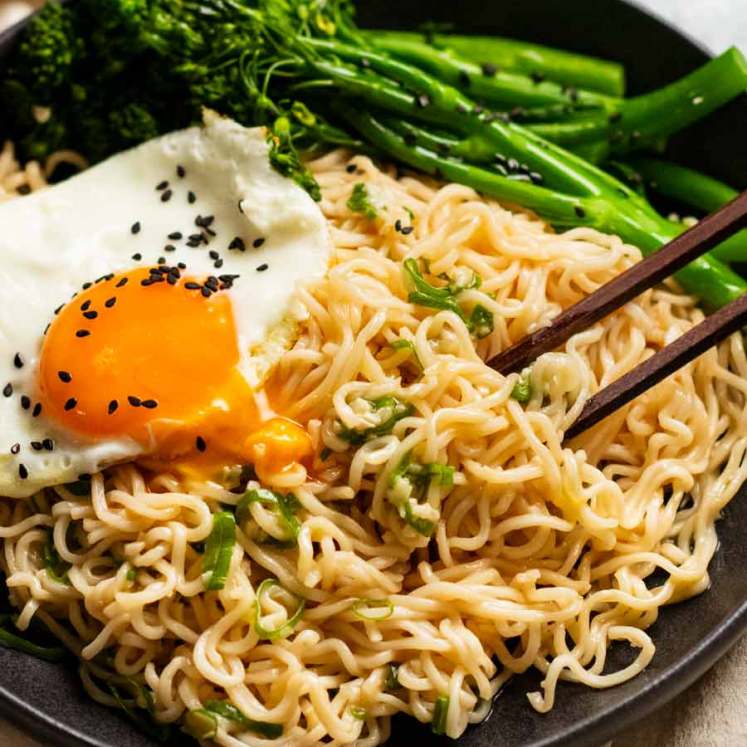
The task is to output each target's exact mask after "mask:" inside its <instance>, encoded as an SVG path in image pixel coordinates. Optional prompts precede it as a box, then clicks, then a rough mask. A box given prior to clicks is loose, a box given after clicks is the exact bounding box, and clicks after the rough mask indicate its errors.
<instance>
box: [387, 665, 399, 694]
mask: <svg viewBox="0 0 747 747" xmlns="http://www.w3.org/2000/svg"><path fill="white" fill-rule="evenodd" d="M384 686H385V687H386V689H387V690H397V689H398V688H399V687H402V686H401V685H400V684H399V667H398V666H397V665H396V664H389V666H388V667H387V670H386V680H385V683H384Z"/></svg>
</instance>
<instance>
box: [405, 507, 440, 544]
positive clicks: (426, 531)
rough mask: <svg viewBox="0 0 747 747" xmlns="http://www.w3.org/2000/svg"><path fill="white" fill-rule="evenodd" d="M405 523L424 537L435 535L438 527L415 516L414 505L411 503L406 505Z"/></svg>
mask: <svg viewBox="0 0 747 747" xmlns="http://www.w3.org/2000/svg"><path fill="white" fill-rule="evenodd" d="M405 523H406V524H409V525H410V526H411V527H412V528H413V529H414V530H415V531H416V532H417V533H418V534H421V535H422V536H423V537H430V536H431V535H432V534H433V530H434V529H435V528H436V525H435V524H434V523H433V522H432V521H429V520H428V519H422V518H420V517H419V516H415V514H414V513H413V511H412V504H411V503H410V501H407V503H405Z"/></svg>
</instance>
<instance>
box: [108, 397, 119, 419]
mask: <svg viewBox="0 0 747 747" xmlns="http://www.w3.org/2000/svg"><path fill="white" fill-rule="evenodd" d="M118 407H119V402H117V400H116V399H113V400H111V402H109V407H107V408H106V411H107V412H108V413H109V415H114V413H115V412H116V411H117V408H118Z"/></svg>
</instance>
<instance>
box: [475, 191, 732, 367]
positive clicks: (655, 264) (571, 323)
mask: <svg viewBox="0 0 747 747" xmlns="http://www.w3.org/2000/svg"><path fill="white" fill-rule="evenodd" d="M745 226H747V192H743V193H742V194H740V195H739V196H738V197H736V198H735V199H734V200H732V201H731V202H729V203H727V204H726V205H724V207H722V208H721V209H720V210H718V211H716V212H715V213H712V214H711V215H709V216H708V217H706V218H704V219H703V220H702V221H700V222H699V223H698V224H696V225H695V226H693V228H691V229H690V230H689V231H686V232H685V233H683V234H681V235H680V236H678V237H677V238H676V239H674V240H673V241H671V242H669V243H668V244H667V245H666V246H664V247H662V248H661V249H659V251H657V252H654V253H653V254H650V255H649V256H648V257H646V258H645V259H644V260H642V261H641V262H638V264H635V265H633V266H632V267H631V268H629V269H628V270H626V271H625V272H623V273H622V274H621V275H618V276H617V277H616V278H615V279H614V280H611V281H610V282H609V283H606V284H605V285H603V286H602V287H601V288H598V289H597V290H596V291H594V292H593V293H591V294H590V295H588V296H587V297H586V298H584V299H583V300H582V301H579V302H578V303H577V304H575V305H574V306H571V307H570V308H568V309H566V310H565V311H564V312H562V313H561V314H560V315H559V316H557V317H556V318H555V319H554V320H553V322H552V324H550V325H549V326H547V327H543V328H542V329H538V330H537V331H536V332H532V333H531V334H530V335H527V336H526V337H524V338H523V339H522V340H520V341H519V342H517V343H516V344H515V345H513V346H511V347H510V348H507V349H506V350H504V351H503V352H502V353H499V354H498V355H496V356H495V357H494V358H491V359H490V360H489V361H488V362H487V365H489V366H491V367H492V368H494V369H496V370H497V371H499V372H500V373H502V374H509V373H513V372H514V371H521V369H523V368H524V367H526V366H528V365H529V364H530V363H532V362H533V361H534V360H535V359H536V358H537V357H538V356H540V355H542V353H547V352H549V351H550V350H554V349H555V348H557V347H558V346H559V345H562V344H563V343H564V342H565V341H566V340H568V338H569V337H571V336H572V335H575V334H576V333H577V332H582V331H583V330H585V329H588V328H589V327H590V326H591V325H592V324H595V323H596V322H598V321H599V320H600V319H603V318H604V317H605V316H607V315H608V314H609V313H611V312H612V311H614V310H615V309H617V308H619V307H620V306H622V305H623V304H625V303H627V302H628V301H630V300H632V299H633V298H635V297H636V296H638V295H640V294H641V293H642V292H643V291H645V290H646V289H648V288H651V287H652V286H654V285H656V284H657V283H660V282H661V281H662V280H664V279H665V278H667V277H669V276H670V275H672V274H673V273H675V272H676V271H677V270H679V269H681V268H682V267H684V266H685V265H686V264H687V263H688V262H690V261H692V260H693V259H695V258H696V257H699V256H700V255H701V254H704V253H705V252H707V251H708V250H709V249H711V248H713V247H714V246H716V245H717V244H719V243H720V242H721V241H723V240H724V239H726V238H728V237H729V236H730V235H731V234H733V233H736V232H737V231H738V230H739V229H741V228H744V227H745ZM727 308H728V307H727ZM680 365H682V364H680ZM671 370H675V369H671Z"/></svg>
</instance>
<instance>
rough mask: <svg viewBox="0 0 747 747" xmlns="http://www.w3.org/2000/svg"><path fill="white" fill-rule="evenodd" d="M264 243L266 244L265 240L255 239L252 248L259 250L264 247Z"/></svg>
mask: <svg viewBox="0 0 747 747" xmlns="http://www.w3.org/2000/svg"><path fill="white" fill-rule="evenodd" d="M264 243H265V240H264V239H263V238H259V239H254V241H252V246H253V247H254V248H255V249H259V247H260V246H262V244H264Z"/></svg>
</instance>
